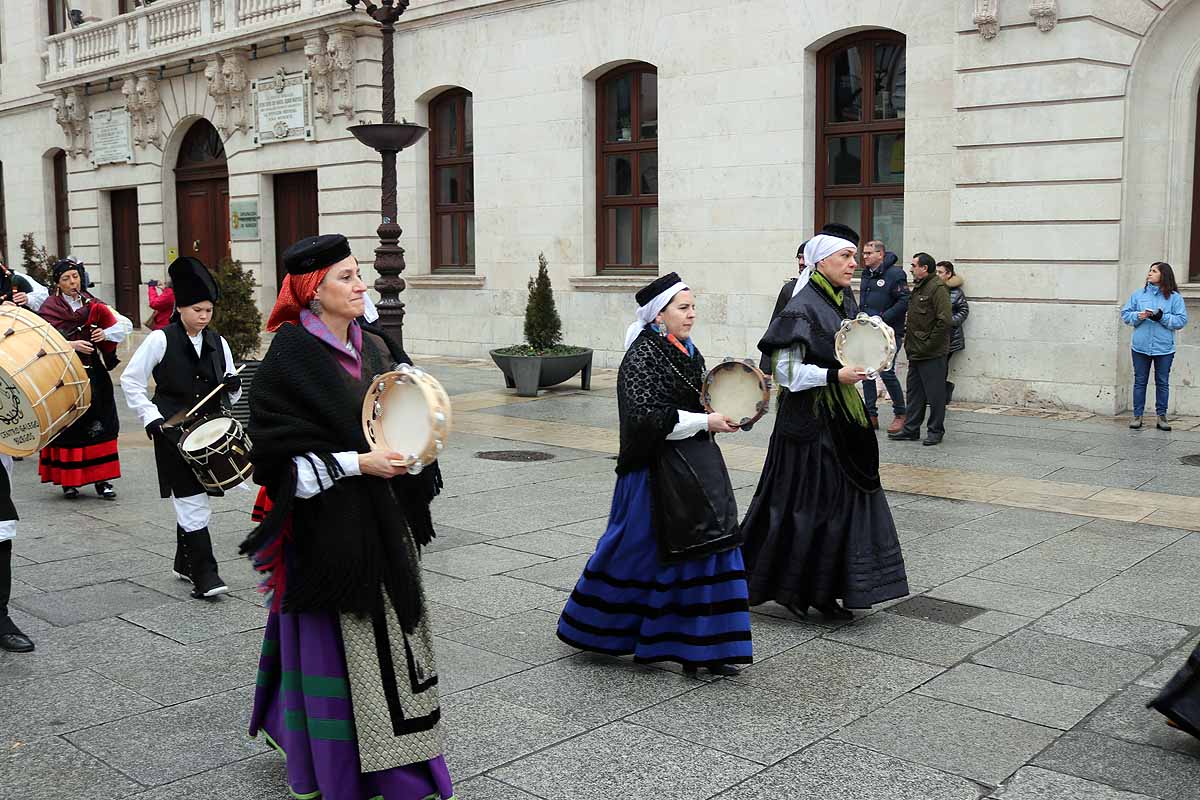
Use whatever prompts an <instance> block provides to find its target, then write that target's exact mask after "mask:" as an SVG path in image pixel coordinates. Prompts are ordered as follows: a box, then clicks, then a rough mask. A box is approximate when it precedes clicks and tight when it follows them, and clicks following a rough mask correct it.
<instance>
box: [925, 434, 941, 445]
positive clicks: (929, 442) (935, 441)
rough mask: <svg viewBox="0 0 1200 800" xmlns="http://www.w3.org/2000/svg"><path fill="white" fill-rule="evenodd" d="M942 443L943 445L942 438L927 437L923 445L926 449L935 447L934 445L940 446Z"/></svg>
mask: <svg viewBox="0 0 1200 800" xmlns="http://www.w3.org/2000/svg"><path fill="white" fill-rule="evenodd" d="M941 443H942V437H941V436H926V437H925V440H924V441H923V442H921V444H923V445H925V446H926V447H933V446H934V445H938V444H941Z"/></svg>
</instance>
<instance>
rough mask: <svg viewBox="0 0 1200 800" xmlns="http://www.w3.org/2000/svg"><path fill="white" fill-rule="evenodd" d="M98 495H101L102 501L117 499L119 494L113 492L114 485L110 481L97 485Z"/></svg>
mask: <svg viewBox="0 0 1200 800" xmlns="http://www.w3.org/2000/svg"><path fill="white" fill-rule="evenodd" d="M96 494H98V495H100V498H101V499H102V500H116V499H117V493H116V492H115V491H114V490H113V487H112V484H111V483H109V482H108V481H100V482H99V483H97V484H96Z"/></svg>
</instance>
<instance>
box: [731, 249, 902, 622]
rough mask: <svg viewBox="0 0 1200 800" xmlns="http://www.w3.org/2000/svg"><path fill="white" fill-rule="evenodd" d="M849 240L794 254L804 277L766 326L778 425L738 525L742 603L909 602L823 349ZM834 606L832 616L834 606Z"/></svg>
mask: <svg viewBox="0 0 1200 800" xmlns="http://www.w3.org/2000/svg"><path fill="white" fill-rule="evenodd" d="M857 248H858V234H856V233H854V231H852V230H850V229H849V228H846V227H845V226H837V228H832V226H829V227H827V228H826V229H825V230H824V231H822V232H821V233H819V234H817V235H816V236H814V237H813V238H812V239H810V240H809V241H808V243H807V244H806V245H805V247H804V255H805V258H804V260H805V262H806V263H807V264H809V265H810V266H811V267H812V268H813V269H812V272H811V275H810V278H809V280H808V281H806V282H800V283H797V285H796V287H795V292H794V294H793V295H792V298H791V300H789V301H788V303H787V305H786V306H785V307H784V309H783V311H782V312H780V314H779V315H778V316H777V317H776V318H775V319H774V320H772V321H771V325H770V327H769V328H767V332H766V334H765V335H764V336H763V338H762V341H760V342H759V344H758V348H759V350H761V351H762V352H763V353H764V354H765V355H767V356H769V357H770V358H771V361H772V363H773V365H774V375H775V379H776V382H777V383H778V384H779V386H780V389H781V392H780V401H779V415H778V417H777V418H776V420H775V431H774V433H773V434H772V435H771V443H770V446H769V448H768V450H767V461H766V464H765V466H764V467H763V474H762V478H761V479H760V480H759V482H758V488H757V489H756V490H755V492H754V499H753V500H751V501H750V509H749V511H747V512H746V517H745V519H744V520H742V527H741V531H742V536H743V540H744V544H743V550H744V553H745V557H746V570H747V572H748V575H749V583H750V602H751V604H758V603H764V602H766V601H768V600H774V601H776V602H777V603H779V604H780V605H782V606H784V607H786V608H788V609H789V610H791V611H792V612H793V613H794V614H797V615H798V616H801V617H803V616H805V615H806V614H807V612H808V608H809V606H812V607H813V608H816V609H817V610H818V611H820V612H822V613H823V614H824V615H825V616H826V617H830V618H834V619H850V618H852V617H853V614H851V612H849V611H848V610H847V608H869V607H870V606H872V605H874V604H876V603H882V602H884V601H886V600H892V599H894V598H897V597H903V596H905V595H906V594H908V580H907V577H906V575H905V572H904V559H903V557H902V555H901V553H900V542H899V539H898V537H897V535H896V526H895V523H893V521H892V513H891V510H890V509H889V508H888V504H887V499H886V498H885V497H884V495H883V490H882V489H881V488H880V485H879V446H878V444H877V443H876V441H875V435H874V433H872V431H871V428H870V425H869V422H868V420H867V416H866V409H865V407H864V406H863V401H862V397H861V396H860V395H859V394H858V389H857V388H856V386H855V384H857V383H858V382H859V381H861V380H862V379H863V378H864V377H866V371H865V370H864V369H863V368H862V367H861V366H856V365H851V364H841V363H839V362H838V360H837V357H836V356H835V355H834V348H833V339H834V334H835V333H837V330H838V328H839V327H840V326H841V322H842V320H844V319H852V318H854V316H855V315H856V314H857V312H858V306H857V304H856V303H855V302H854V295H853V293H852V292H851V291H850V288H849V287H850V280H851V278H852V277H853V275H854V270H855V267H856V263H855V258H854V256H855V253H856V252H857ZM839 599H840V600H842V601H843V603H844V606H845V607H843V606H842V605H839V604H838V600H839Z"/></svg>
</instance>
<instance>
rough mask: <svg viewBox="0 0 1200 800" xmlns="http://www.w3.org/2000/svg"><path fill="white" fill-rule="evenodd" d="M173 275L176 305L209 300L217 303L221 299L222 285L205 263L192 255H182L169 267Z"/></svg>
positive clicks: (169, 272) (168, 269)
mask: <svg viewBox="0 0 1200 800" xmlns="http://www.w3.org/2000/svg"><path fill="white" fill-rule="evenodd" d="M167 274H169V275H170V276H171V288H172V289H174V290H175V306H176V307H180V306H191V305H195V304H196V303H203V302H204V301H205V300H207V301H208V302H210V303H216V302H217V301H218V300H220V299H221V287H219V286H217V282H216V280H215V279H214V278H213V276H212V273H210V272H209V271H208V267H206V266H204V263H203V262H202V261H201V260H200V259H198V258H193V257H191V256H180V257H179V258H177V259H175V260H174V261H172V262H171V266H169V267H167Z"/></svg>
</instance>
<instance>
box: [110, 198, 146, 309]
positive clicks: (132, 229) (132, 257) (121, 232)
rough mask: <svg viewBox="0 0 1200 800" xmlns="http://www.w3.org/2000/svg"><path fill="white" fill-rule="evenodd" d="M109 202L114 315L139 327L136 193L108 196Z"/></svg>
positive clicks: (140, 293) (139, 264)
mask: <svg viewBox="0 0 1200 800" xmlns="http://www.w3.org/2000/svg"><path fill="white" fill-rule="evenodd" d="M110 199H111V206H112V241H113V278H114V280H115V282H116V285H117V288H116V294H117V311H120V312H121V313H122V314H124V315H125V316H127V317H129V319H131V320H133V325H134V327H138V326H140V325H141V324H142V320H141V316H142V315H141V312H142V297H141V295H142V291H141V290H142V286H141V284H142V258H141V243H140V240H139V238H138V205H137V189H121V190H119V191H115V192H112V193H111V194H110Z"/></svg>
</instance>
